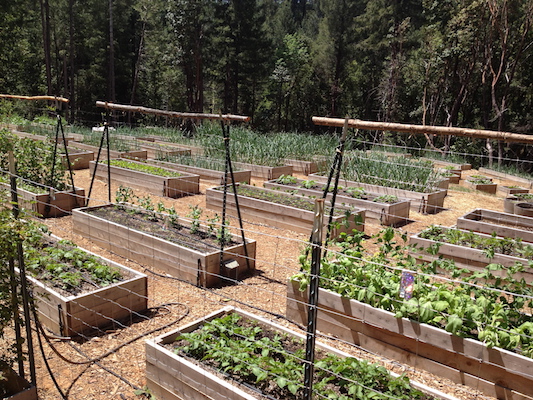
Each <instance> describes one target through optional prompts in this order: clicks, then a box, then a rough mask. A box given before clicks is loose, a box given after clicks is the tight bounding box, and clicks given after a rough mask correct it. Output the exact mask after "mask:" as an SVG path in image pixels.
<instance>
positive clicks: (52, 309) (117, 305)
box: [27, 238, 148, 336]
mask: <svg viewBox="0 0 533 400" xmlns="http://www.w3.org/2000/svg"><path fill="white" fill-rule="evenodd" d="M53 241H54V242H56V244H55V246H57V242H58V239H57V238H54V239H53ZM52 245H53V246H54V244H52ZM70 248H75V247H72V246H70V245H67V247H66V249H67V250H68V249H70ZM75 249H76V252H77V253H78V254H82V255H83V256H82V255H80V256H76V257H77V258H76V259H77V260H79V261H80V262H81V260H87V261H88V262H90V263H92V262H98V263H100V264H103V265H106V266H109V267H111V269H113V270H115V271H118V273H119V274H120V276H121V277H122V279H121V280H120V281H118V282H116V283H111V284H108V285H107V286H103V287H99V288H96V289H95V286H97V285H95V284H94V283H91V284H89V285H88V286H89V287H91V289H90V290H87V289H85V290H83V291H82V292H81V293H79V294H72V289H64V288H63V289H64V290H60V289H59V288H57V287H54V286H52V285H51V284H49V283H46V282H43V281H41V280H39V278H38V277H32V276H30V275H28V280H29V281H30V283H31V284H32V290H33V294H34V296H35V298H36V305H37V313H38V314H39V320H40V321H41V323H42V324H43V325H44V326H46V327H48V328H49V329H50V330H51V331H52V332H54V333H56V334H58V335H60V336H76V335H79V334H82V333H85V332H92V331H94V330H96V329H97V328H101V327H109V326H112V325H113V323H114V321H116V320H122V319H124V318H129V317H131V314H132V312H133V313H134V312H140V311H143V310H146V309H147V307H148V305H147V304H148V303H147V302H148V297H147V296H148V281H147V277H146V275H145V274H142V273H140V272H137V271H135V270H133V269H131V268H128V267H125V266H123V265H121V264H118V263H116V262H113V261H111V260H108V259H106V258H103V257H101V256H98V255H96V254H94V253H91V252H89V251H87V250H84V249H82V248H75ZM55 257H56V258H58V257H59V256H58V255H57V254H56V255H55ZM82 257H83V258H82ZM41 262H42V261H41ZM58 262H62V261H58ZM27 263H28V264H29V267H31V265H32V264H31V263H32V261H27ZM64 263H66V261H65V262H64ZM47 268H48V267H47ZM65 269H66V268H65ZM64 279H67V278H64ZM83 279H85V278H83ZM83 279H82V280H81V282H85V281H84V280H83ZM65 282H67V283H63V284H64V285H66V284H73V283H72V281H70V280H68V281H65ZM74 293H76V292H74Z"/></svg>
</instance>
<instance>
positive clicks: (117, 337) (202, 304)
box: [34, 170, 505, 400]
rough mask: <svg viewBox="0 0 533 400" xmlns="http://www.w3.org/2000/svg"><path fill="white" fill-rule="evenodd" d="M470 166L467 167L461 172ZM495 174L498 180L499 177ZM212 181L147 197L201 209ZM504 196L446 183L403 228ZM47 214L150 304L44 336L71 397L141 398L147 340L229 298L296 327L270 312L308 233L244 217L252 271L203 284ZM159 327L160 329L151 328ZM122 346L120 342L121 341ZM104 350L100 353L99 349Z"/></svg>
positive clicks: (436, 383) (497, 203) (47, 395)
mask: <svg viewBox="0 0 533 400" xmlns="http://www.w3.org/2000/svg"><path fill="white" fill-rule="evenodd" d="M475 172H476V171H466V173H464V175H470V174H473V173H475ZM90 181H91V180H90V176H89V171H88V170H81V171H76V172H75V184H76V186H79V187H82V188H85V190H86V192H87V191H88V189H89V187H90ZM462 182H464V181H462ZM497 182H498V183H500V182H501V181H497ZM252 183H254V184H256V185H258V186H260V185H261V184H262V182H260V181H255V182H252ZM502 183H505V182H502ZM216 184H217V183H216V182H206V181H202V183H201V192H202V194H199V195H192V196H187V197H184V198H181V199H169V198H162V197H158V196H153V195H152V198H153V199H154V202H155V203H157V202H158V201H162V202H163V203H165V205H166V206H171V205H174V207H175V208H176V210H177V211H178V214H179V215H180V216H185V215H187V214H188V213H189V207H190V206H194V205H198V206H200V207H202V208H204V209H205V195H204V193H205V189H206V188H207V187H210V186H215V185H216ZM115 190H116V186H115V185H112V193H113V197H114V193H115ZM107 193H108V189H107V185H106V184H105V183H104V182H100V181H95V182H94V187H93V189H92V193H91V201H90V205H97V204H100V203H102V204H103V203H106V202H107ZM135 193H136V194H137V195H139V196H143V195H144V194H145V193H141V192H140V191H137V190H135ZM503 197H504V196H503V194H501V193H497V194H496V195H487V194H482V193H480V192H474V191H471V190H469V189H467V188H466V187H463V186H462V184H461V186H458V185H451V186H450V190H449V194H448V196H447V197H446V199H445V203H444V207H445V210H444V211H442V212H439V213H437V214H433V215H422V214H420V213H417V212H413V211H411V218H412V220H413V222H412V223H409V224H407V225H405V226H403V227H402V228H400V229H401V230H402V231H404V232H407V233H409V234H414V233H417V232H419V231H420V230H421V229H423V228H424V227H426V226H428V225H430V224H442V225H445V226H451V225H453V224H454V223H455V221H456V219H457V218H458V217H459V216H461V215H463V214H465V213H466V212H468V211H471V210H473V209H475V208H479V207H482V208H486V209H491V210H497V211H502V207H503V202H502V199H503ZM212 215H213V213H211V212H209V211H207V210H206V211H205V212H204V216H203V218H205V217H207V216H212ZM44 222H45V223H46V224H47V225H48V226H49V227H50V229H51V231H52V233H54V234H55V235H57V236H59V237H62V238H66V239H71V240H73V241H74V242H75V243H77V244H78V245H80V246H81V247H83V248H86V249H88V250H91V251H93V252H95V253H98V254H101V255H103V256H105V257H107V258H109V259H112V260H114V261H117V262H120V263H122V264H124V265H126V266H128V267H131V268H133V269H136V270H138V271H141V272H145V273H146V274H147V275H148V277H149V292H148V293H149V296H148V297H149V298H148V302H149V307H151V310H150V311H151V312H150V313H149V314H147V316H146V317H145V318H143V319H138V320H137V321H134V322H132V323H130V324H127V326H125V327H124V328H116V329H113V330H108V331H106V332H103V333H101V334H100V335H97V336H94V337H91V338H88V340H72V341H64V340H63V341H62V340H51V344H52V345H53V348H52V347H51V346H50V345H49V344H48V343H44V346H43V349H44V357H46V360H47V361H48V363H49V365H50V367H51V370H52V372H53V375H54V377H55V379H56V380H57V383H58V385H59V387H60V388H61V390H62V391H63V392H64V393H65V394H66V395H67V396H68V398H70V399H77V400H78V399H79V400H84V399H102V400H104V399H138V398H140V397H139V396H138V395H136V394H135V390H134V388H141V389H142V388H144V387H145V378H144V371H145V356H144V341H145V340H146V339H148V338H152V337H155V336H157V335H160V334H162V333H164V332H168V331H170V330H172V329H175V328H176V327H178V326H179V325H180V324H183V323H187V322H190V321H193V320H194V319H196V318H198V317H202V316H204V315H206V314H208V313H210V312H212V311H214V310H217V309H219V308H221V307H223V306H226V305H236V306H238V307H241V308H244V309H247V310H249V311H252V312H256V313H259V314H261V315H263V316H266V317H268V318H271V319H274V320H276V322H278V323H280V324H283V325H286V326H289V327H291V328H297V327H295V326H294V324H291V323H290V322H288V321H286V320H284V319H282V318H275V317H274V316H273V315H276V314H279V315H284V314H285V302H286V283H287V278H288V277H289V276H291V275H292V274H294V273H295V272H296V271H297V270H298V268H299V266H298V263H297V257H298V255H299V253H300V251H301V249H302V248H303V246H304V245H305V243H306V241H307V239H308V236H307V235H304V234H297V233H294V232H291V231H287V230H282V229H276V228H272V227H268V226H265V225H264V224H255V223H253V221H250V222H246V223H245V224H244V228H245V232H246V236H247V237H249V238H252V239H255V240H257V243H258V245H257V273H256V274H255V275H254V276H251V277H249V278H246V279H245V280H243V281H242V283H241V284H239V285H235V286H227V287H223V288H217V289H210V290H208V289H201V288H197V287H195V286H192V285H190V284H186V283H183V282H180V281H178V280H175V279H171V278H169V277H166V276H165V275H164V274H160V273H157V272H158V271H157V270H151V271H149V270H147V269H145V268H144V267H143V266H142V265H139V264H137V263H135V262H133V261H131V260H127V259H124V258H122V257H119V256H116V255H114V254H111V253H109V252H108V251H105V250H103V249H102V248H99V247H97V246H95V245H93V244H92V243H90V242H89V241H87V240H85V239H83V238H82V237H80V236H78V235H75V234H73V232H72V228H73V227H72V220H71V217H70V216H66V217H61V218H52V219H46V220H44ZM231 225H232V226H237V225H238V223H237V221H236V220H235V219H233V220H232V221H231ZM380 228H381V227H380V226H378V225H376V224H373V223H367V224H366V226H365V232H366V233H368V234H373V233H375V232H378V231H379V230H380ZM165 305H166V306H165ZM257 308H258V309H262V310H265V311H267V313H264V312H263V313H261V312H259V311H258V310H257ZM158 328H160V330H158V331H157V332H153V333H151V332H152V331H154V330H156V329H158ZM34 336H35V335H34ZM34 343H35V344H36V345H35V349H36V359H37V376H38V381H37V383H38V393H39V397H40V399H42V400H52V399H59V398H61V396H60V395H59V392H58V391H57V389H56V388H55V386H54V384H53V382H52V379H51V378H50V375H49V373H48V372H47V369H46V367H45V364H44V363H43V355H42V354H41V353H40V351H39V349H38V346H37V337H36V336H35V337H34ZM126 343H127V344H126ZM124 344H126V345H124ZM329 344H332V345H334V346H335V347H338V348H340V349H342V350H344V351H347V352H348V353H351V354H354V355H356V356H359V357H361V358H366V359H369V360H372V361H375V362H379V363H381V364H383V365H384V366H386V367H387V368H389V369H391V370H394V371H395V372H399V373H402V372H405V373H407V374H408V375H409V376H410V377H412V378H414V379H416V380H418V381H421V382H422V383H425V384H427V385H428V386H431V387H434V388H437V389H439V390H442V391H444V392H447V393H450V394H452V395H454V396H456V397H458V398H460V399H464V400H467V399H468V400H470V399H485V398H488V397H486V396H484V395H482V394H481V393H479V392H477V391H476V390H474V389H472V388H467V387H464V386H461V385H456V384H454V383H452V382H450V381H447V380H445V379H442V378H441V377H438V376H434V375H431V374H428V373H426V372H423V371H420V370H417V369H415V368H411V367H408V366H404V365H401V364H399V363H398V362H395V361H393V360H387V359H385V358H383V357H380V356H379V355H373V354H369V353H367V352H365V351H362V350H360V349H358V348H356V347H354V346H350V345H346V344H343V343H341V342H338V341H329ZM119 346H122V347H120V348H119ZM54 349H55V350H56V351H57V353H56V352H55V351H54ZM115 349H116V350H115ZM110 351H111V352H110ZM108 352H110V354H109V355H107V353H108ZM103 355H104V357H102V356H103ZM88 358H92V359H97V360H98V362H97V363H89V364H86V360H87V359H88ZM66 360H68V361H66Z"/></svg>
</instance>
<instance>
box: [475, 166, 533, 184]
mask: <svg viewBox="0 0 533 400" xmlns="http://www.w3.org/2000/svg"><path fill="white" fill-rule="evenodd" d="M479 173H480V174H484V175H489V176H492V177H495V178H500V179H503V180H505V181H508V182H513V183H516V184H517V185H520V186H524V187H526V188H528V189H531V188H533V180H531V179H528V178H522V177H520V176H516V175H511V174H508V173H505V172H500V171H495V170H493V169H489V168H484V167H481V168H479Z"/></svg>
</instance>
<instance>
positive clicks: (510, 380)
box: [286, 280, 533, 400]
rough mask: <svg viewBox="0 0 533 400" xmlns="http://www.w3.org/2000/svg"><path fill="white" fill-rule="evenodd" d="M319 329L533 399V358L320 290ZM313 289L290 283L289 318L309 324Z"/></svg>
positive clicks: (493, 391)
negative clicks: (308, 314) (309, 296)
mask: <svg viewBox="0 0 533 400" xmlns="http://www.w3.org/2000/svg"><path fill="white" fill-rule="evenodd" d="M318 298H319V304H318V305H317V307H318V322H317V329H319V330H320V331H321V332H324V333H328V334H331V335H333V336H334V337H336V338H339V339H341V340H346V341H347V342H349V343H353V344H355V345H357V346H360V347H361V348H363V349H365V350H367V351H370V352H373V353H377V354H379V355H381V356H384V357H389V358H392V359H395V360H398V361H399V362H402V363H405V364H408V365H412V366H414V367H416V368H422V369H424V370H427V371H429V372H431V373H433V374H435V375H438V376H441V377H443V378H447V379H450V380H452V381H454V382H456V383H460V384H463V385H468V386H472V387H474V388H476V389H478V390H481V391H482V392H484V393H486V394H487V395H489V396H493V397H496V398H498V399H513V400H530V399H531V397H530V396H533V359H531V358H528V357H525V356H523V355H520V354H516V353H513V352H511V351H508V350H504V349H500V348H497V347H493V348H489V347H488V346H487V345H486V344H484V343H482V342H480V341H478V340H474V339H469V338H462V337H459V336H456V335H453V334H452V333H450V332H447V331H445V330H444V329H440V328H436V327H433V326H430V325H428V324H424V323H419V322H417V321H414V320H409V319H407V318H396V317H395V314H394V313H393V312H389V311H385V310H382V309H379V308H376V307H372V306H370V305H368V304H365V303H362V302H360V301H357V300H354V299H348V298H345V297H342V296H341V295H339V294H337V293H334V292H332V291H329V290H325V289H319V296H318ZM307 303H308V293H307V292H301V291H300V290H299V282H298V281H296V280H293V281H289V283H288V286H287V311H286V313H287V317H288V318H289V320H291V321H293V322H297V323H300V324H302V325H306V324H307Z"/></svg>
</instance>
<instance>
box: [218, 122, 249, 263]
mask: <svg viewBox="0 0 533 400" xmlns="http://www.w3.org/2000/svg"><path fill="white" fill-rule="evenodd" d="M220 123H221V126H222V135H223V140H224V147H225V149H226V165H225V168H224V178H223V182H224V194H223V201H222V221H221V222H222V229H225V228H224V226H225V224H226V198H227V193H228V185H227V179H228V173H229V175H230V178H231V186H232V188H233V196H234V198H235V208H236V210H237V219H238V220H239V227H240V230H241V238H242V243H243V246H244V257H245V258H246V269H247V270H248V271H249V270H250V260H249V257H248V247H247V246H246V238H245V236H244V226H243V223H242V217H241V209H240V207H239V198H238V196H237V185H236V184H235V177H234V175H233V166H232V163H231V152H230V147H229V141H230V135H229V126H227V127H226V126H224V120H223V119H221V120H220ZM224 245H225V243H224V240H222V241H221V244H220V247H221V249H220V265H221V266H222V262H223V257H224V254H223V252H224Z"/></svg>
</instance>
